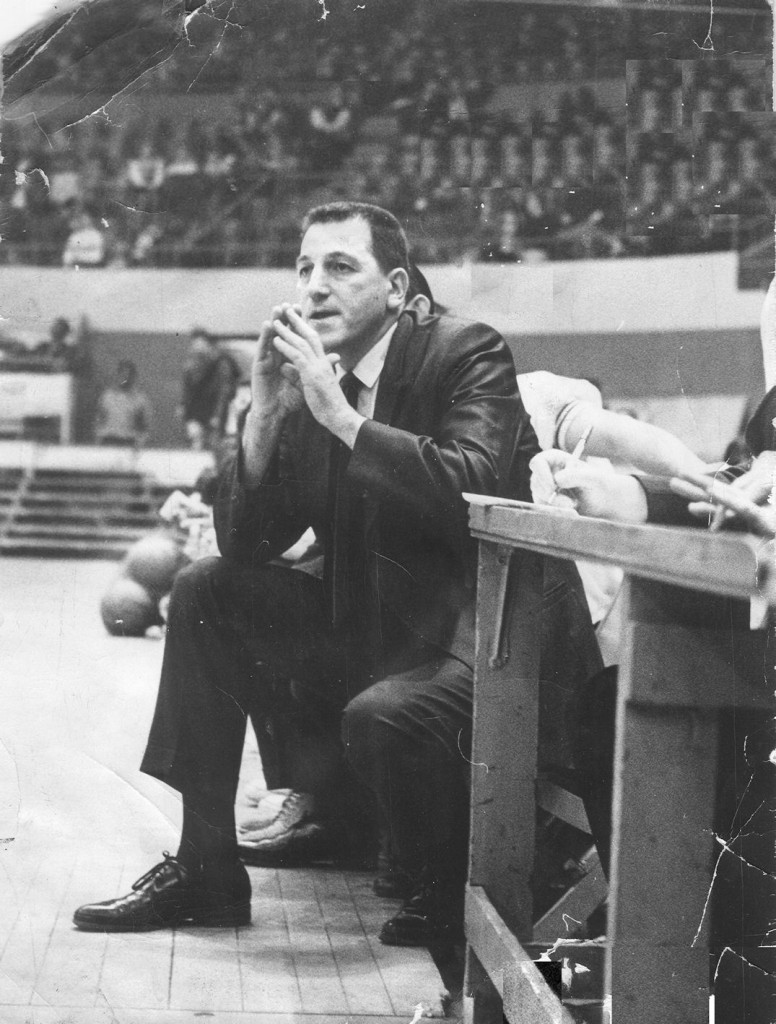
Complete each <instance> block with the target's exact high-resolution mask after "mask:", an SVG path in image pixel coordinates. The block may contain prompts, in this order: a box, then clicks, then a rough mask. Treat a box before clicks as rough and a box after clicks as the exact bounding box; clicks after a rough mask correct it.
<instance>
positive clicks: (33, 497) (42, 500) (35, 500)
mask: <svg viewBox="0 0 776 1024" xmlns="http://www.w3.org/2000/svg"><path fill="white" fill-rule="evenodd" d="M64 503H67V504H69V505H71V506H72V505H73V504H74V503H75V504H79V505H95V506H99V507H103V506H105V505H121V506H122V507H123V506H127V505H144V506H145V507H146V508H148V509H152V510H154V511H156V509H157V508H158V507H159V505H161V504H162V503H161V502H157V501H156V500H155V499H152V498H148V497H147V496H145V495H137V496H135V495H131V494H104V495H103V494H84V493H83V492H80V491H79V492H74V493H73V494H67V493H65V492H63V491H37V490H29V491H27V492H26V493H25V495H24V504H25V505H29V504H35V505H36V506H39V505H61V504H64Z"/></svg>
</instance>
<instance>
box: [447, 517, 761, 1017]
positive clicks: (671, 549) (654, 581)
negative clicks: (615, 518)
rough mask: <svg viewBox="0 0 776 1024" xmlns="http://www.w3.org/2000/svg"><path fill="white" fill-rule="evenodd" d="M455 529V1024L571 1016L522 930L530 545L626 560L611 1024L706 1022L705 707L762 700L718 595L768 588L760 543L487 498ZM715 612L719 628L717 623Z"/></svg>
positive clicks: (530, 682) (531, 712)
mask: <svg viewBox="0 0 776 1024" xmlns="http://www.w3.org/2000/svg"><path fill="white" fill-rule="evenodd" d="M494 502H496V499H494ZM513 504H514V503H513ZM470 523H471V528H472V532H473V534H474V536H475V537H477V538H479V540H480V568H479V593H478V605H477V613H478V614H477V660H476V673H475V711H474V739H473V749H472V755H471V759H472V763H473V766H474V767H473V769H472V772H473V775H472V779H473V781H472V785H473V793H472V830H471V832H472V840H471V860H470V878H469V886H468V890H467V906H466V928H467V940H468V958H467V970H468V988H469V992H470V996H471V999H470V1001H469V1003H468V1020H469V1021H470V1022H474V1024H485V1022H486V1021H487V1022H488V1024H491V1022H492V1021H495V1020H498V1021H499V1024H500V1022H501V1010H502V1007H503V1014H504V1017H505V1019H506V1020H508V1021H509V1022H511V1024H519V1022H524V1021H531V1024H548V1022H553V1024H563V1022H569V1021H571V1019H572V1017H571V1016H570V1015H569V1011H568V1008H566V1007H564V1006H563V1005H562V1004H561V1002H560V1001H559V1000H558V998H557V997H556V996H554V995H553V994H552V992H551V991H550V989H549V988H548V986H547V984H546V983H545V982H544V981H543V978H542V975H541V974H540V973H539V971H538V970H537V968H536V966H535V964H534V963H533V962H532V961H533V960H534V959H536V956H535V953H532V952H529V950H527V949H526V946H529V945H530V944H531V941H532V938H533V915H532V895H531V884H530V883H531V875H532V871H533V865H534V818H535V807H536V804H535V787H536V777H537V768H536V758H537V736H538V686H539V683H538V680H539V672H538V662H539V656H538V635H539V634H540V629H539V628H538V627H539V616H540V615H541V596H542V571H543V570H542V561H543V560H542V558H541V557H539V556H542V555H551V556H555V557H558V558H563V559H575V560H576V559H586V560H592V561H598V562H603V563H608V564H610V565H617V566H621V567H622V568H623V569H624V570H625V582H624V588H625V593H624V598H625V608H626V612H625V624H624V627H623V634H622V645H621V651H620V660H619V664H620V669H619V685H618V695H617V716H616V723H617V724H616V743H615V754H614V795H613V803H612V809H613V822H612V830H613V835H612V864H611V877H610V887H609V925H608V931H607V941H606V944H605V953H604V958H605V985H604V993H605V995H606V997H607V1002H608V1000H609V998H610V999H611V1007H612V1019H613V1020H614V1021H615V1024H657V1022H661V1024H663V1022H665V1024H669V1022H670V1024H680V1022H681V1024H700V1022H703V1024H707V1022H708V1020H709V951H708V917H709V914H708V912H707V911H708V899H709V890H710V883H711V875H712V868H713V849H712V839H711V836H712V828H713V817H714V809H715V781H716V780H715V772H716V764H717V748H718V729H719V724H718V719H719V715H718V714H717V712H718V711H719V710H720V709H723V708H730V707H733V706H735V707H737V708H769V709H771V711H773V706H774V698H773V689H774V685H773V674H774V673H773V671H772V667H773V666H772V661H771V664H770V665H768V664H766V662H765V661H764V660H763V653H764V649H765V648H764V635H765V631H755V632H752V631H750V630H748V629H747V628H746V626H747V625H748V618H747V622H746V623H745V624H744V625H743V626H734V625H729V623H730V622H731V621H732V620H730V619H729V618H726V610H728V609H729V608H730V606H731V604H730V601H729V598H739V599H746V598H749V597H752V596H754V595H758V594H759V593H760V589H761V588H762V587H763V586H764V585H765V584H767V583H768V581H769V580H770V577H771V575H772V572H771V570H772V567H773V562H774V555H773V546H772V544H770V543H767V542H765V541H763V540H762V539H761V538H756V537H752V536H749V535H746V534H725V535H720V534H712V533H708V532H706V531H704V530H701V529H699V530H690V529H681V528H673V527H658V526H631V525H623V524H618V523H612V522H607V521H603V520H595V519H588V518H582V517H573V516H569V515H567V514H565V515H564V514H562V513H560V512H551V511H541V510H539V509H536V508H533V507H531V506H523V507H503V506H499V505H498V504H497V503H495V504H493V505H488V504H473V505H472V506H471V508H470ZM516 549H521V550H520V551H519V552H518V551H516ZM715 621H717V622H725V623H727V625H726V626H725V628H724V629H719V630H717V629H715V628H714V623H715ZM483 766H484V767H483ZM494 990H495V991H494ZM496 993H497V997H496ZM494 999H495V1002H496V1006H497V1009H496V1010H495V1015H494ZM758 1019H759V1018H758ZM718 1024H720V1020H719V1018H718ZM725 1024H727V1021H726V1022H725Z"/></svg>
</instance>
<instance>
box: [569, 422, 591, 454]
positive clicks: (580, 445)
mask: <svg viewBox="0 0 776 1024" xmlns="http://www.w3.org/2000/svg"><path fill="white" fill-rule="evenodd" d="M592 433H593V424H592V423H589V424H588V425H587V427H585V432H584V434H583V435H582V437H580V439H579V440H578V441H577V443H576V444H575V445H574V451H573V452H572V453H571V457H572V459H581V458H582V455H583V453H584V451H585V445H586V444H587V442H588V438H589V437H590V435H591V434H592Z"/></svg>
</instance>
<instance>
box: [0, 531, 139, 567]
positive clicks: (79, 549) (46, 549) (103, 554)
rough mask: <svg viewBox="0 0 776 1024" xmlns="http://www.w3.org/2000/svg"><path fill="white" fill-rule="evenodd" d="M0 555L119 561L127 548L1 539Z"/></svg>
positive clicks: (76, 542) (56, 541) (109, 545)
mask: <svg viewBox="0 0 776 1024" xmlns="http://www.w3.org/2000/svg"><path fill="white" fill-rule="evenodd" d="M0 554H6V555H34V556H37V557H41V556H43V557H45V556H49V557H52V558H53V557H60V558H62V557H77V558H106V559H112V560H116V561H118V560H119V559H121V558H123V557H124V555H125V554H126V547H124V546H116V545H115V544H110V543H105V544H100V543H99V542H94V541H92V542H90V543H89V542H86V541H71V542H70V543H68V542H66V541H64V542H63V541H61V540H53V539H50V538H49V539H45V538H39V537H36V538H35V539H34V540H30V539H27V538H23V537H3V538H0Z"/></svg>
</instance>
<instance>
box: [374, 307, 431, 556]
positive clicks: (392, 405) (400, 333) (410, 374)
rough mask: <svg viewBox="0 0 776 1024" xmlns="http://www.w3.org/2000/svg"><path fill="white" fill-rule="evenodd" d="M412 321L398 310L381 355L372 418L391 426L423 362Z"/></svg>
mask: <svg viewBox="0 0 776 1024" xmlns="http://www.w3.org/2000/svg"><path fill="white" fill-rule="evenodd" d="M415 327H416V322H415V318H414V316H413V315H412V314H411V313H402V315H401V316H400V317H399V322H398V324H397V325H396V330H395V331H394V334H393V337H392V338H391V344H390V345H389V346H388V352H387V354H386V357H385V363H384V365H383V369H382V373H381V374H380V383H379V384H378V387H377V401H376V402H375V411H374V416H373V419H374V420H375V422H377V423H384V424H386V426H391V425H394V426H395V414H396V410H397V408H398V407H399V404H400V401H401V398H402V396H403V395H404V393H405V391H406V390H407V388H409V387H410V386H411V385H412V383H413V382H414V381H415V379H416V377H417V374H418V371H419V370H420V366H421V364H422V362H423V346H422V345H421V344H419V343H418V342H419V340H420V339H419V338H418V332H417V331H416V330H415ZM377 513H378V507H377V505H376V504H375V503H374V502H373V501H366V502H365V503H364V533H365V535H366V536H367V537H368V536H369V534H370V533H371V530H372V527H373V526H374V523H375V519H376V518H377Z"/></svg>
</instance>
